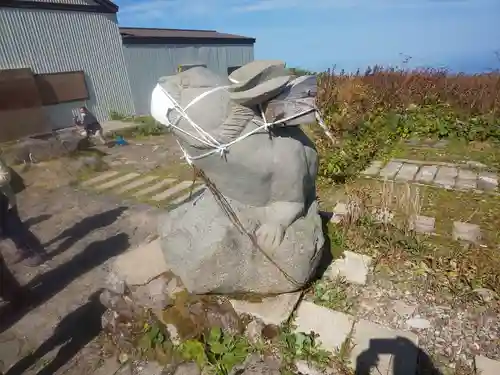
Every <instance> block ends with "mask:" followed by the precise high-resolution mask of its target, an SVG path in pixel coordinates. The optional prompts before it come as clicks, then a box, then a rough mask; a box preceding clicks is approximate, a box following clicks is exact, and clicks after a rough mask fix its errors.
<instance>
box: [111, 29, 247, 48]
mask: <svg viewBox="0 0 500 375" xmlns="http://www.w3.org/2000/svg"><path fill="white" fill-rule="evenodd" d="M120 34H121V35H122V39H123V43H124V44H254V43H255V38H250V37H246V36H241V35H234V34H226V33H219V32H217V31H215V30H185V29H184V30H182V29H151V28H138V27H120Z"/></svg>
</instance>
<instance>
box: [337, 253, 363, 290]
mask: <svg viewBox="0 0 500 375" xmlns="http://www.w3.org/2000/svg"><path fill="white" fill-rule="evenodd" d="M371 264H372V258H371V257H369V256H367V255H363V254H357V253H354V252H352V251H344V258H341V259H336V260H335V261H334V262H333V264H332V265H331V266H330V270H329V271H330V272H329V275H328V276H329V277H330V278H331V279H335V278H337V277H339V276H340V277H344V278H345V279H346V281H347V282H349V283H352V284H358V285H365V284H366V281H367V279H368V273H369V272H370V266H371Z"/></svg>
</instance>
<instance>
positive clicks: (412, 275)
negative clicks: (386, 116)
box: [335, 181, 500, 307]
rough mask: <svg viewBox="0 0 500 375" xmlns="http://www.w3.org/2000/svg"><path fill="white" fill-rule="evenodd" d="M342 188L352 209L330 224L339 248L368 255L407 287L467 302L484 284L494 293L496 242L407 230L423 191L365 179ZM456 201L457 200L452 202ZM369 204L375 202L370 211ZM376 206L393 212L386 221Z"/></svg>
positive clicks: (499, 267) (497, 291)
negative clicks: (475, 242)
mask: <svg viewBox="0 0 500 375" xmlns="http://www.w3.org/2000/svg"><path fill="white" fill-rule="evenodd" d="M367 183H376V184H374V185H367ZM346 190H347V191H346V195H345V196H346V197H347V199H348V200H349V202H350V201H351V200H353V201H354V202H355V203H354V205H355V206H356V207H357V210H356V213H355V215H352V214H351V213H350V212H349V214H348V215H347V216H348V217H347V218H346V220H345V221H343V223H342V225H340V226H337V227H336V230H337V233H336V234H335V235H336V237H337V238H339V237H341V238H342V239H341V242H342V244H343V246H344V250H346V249H347V250H350V251H354V252H358V253H363V254H367V255H370V256H372V257H373V258H374V259H375V264H376V270H377V269H381V270H386V269H388V270H390V271H391V273H394V274H399V277H401V276H402V275H403V276H404V277H406V281H407V282H408V285H410V287H412V288H422V287H423V285H425V288H427V289H428V290H429V291H433V292H434V293H435V294H436V295H437V296H439V298H445V299H446V300H452V301H454V302H456V301H460V302H465V303H470V302H480V301H481V299H482V298H484V291H485V290H486V291H487V293H488V295H490V296H496V297H498V296H499V295H500V259H499V258H498V256H497V255H498V254H497V253H498V249H497V248H496V247H492V246H490V247H487V248H484V247H480V246H474V245H466V246H465V245H464V244H463V243H459V242H456V241H452V239H451V238H450V237H444V236H427V235H419V234H416V233H415V232H413V231H412V230H411V223H412V222H413V220H414V219H415V217H416V216H417V215H420V214H421V213H425V209H426V207H425V202H426V201H425V198H426V197H427V196H426V195H425V194H422V193H423V192H422V189H421V188H420V187H417V186H412V185H408V184H395V183H392V182H385V183H382V182H375V181H365V183H364V184H358V185H351V186H349V188H348V189H346ZM424 193H425V192H424ZM375 202H376V204H375V205H374V203H375ZM460 202H463V200H457V203H456V204H461V203H460ZM348 206H349V203H348ZM374 207H377V208H379V210H378V211H377V212H376V215H374V214H373V208H374ZM499 207H500V206H499ZM441 208H442V210H443V212H445V211H447V210H448V207H447V206H446V205H443V206H442V207H441ZM380 212H385V213H388V212H390V213H392V214H393V215H394V216H393V218H392V220H391V221H390V222H389V220H385V219H386V218H387V216H384V215H379V213H380ZM377 214H378V215H377ZM499 223H500V221H499ZM337 241H339V240H338V239H337ZM422 283H424V284H422ZM499 307H500V306H499Z"/></svg>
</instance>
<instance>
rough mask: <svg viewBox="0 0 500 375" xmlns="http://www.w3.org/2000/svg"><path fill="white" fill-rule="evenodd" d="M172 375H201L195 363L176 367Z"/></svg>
mask: <svg viewBox="0 0 500 375" xmlns="http://www.w3.org/2000/svg"><path fill="white" fill-rule="evenodd" d="M174 375H201V370H200V368H199V367H198V365H197V364H196V363H195V362H185V363H181V364H180V365H179V366H177V368H176V369H175V372H174Z"/></svg>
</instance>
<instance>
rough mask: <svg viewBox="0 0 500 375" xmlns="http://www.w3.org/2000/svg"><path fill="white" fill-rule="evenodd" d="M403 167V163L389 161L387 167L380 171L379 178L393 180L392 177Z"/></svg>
mask: <svg viewBox="0 0 500 375" xmlns="http://www.w3.org/2000/svg"><path fill="white" fill-rule="evenodd" d="M402 166H403V163H400V162H396V161H390V162H389V163H387V165H386V166H385V167H384V168H382V170H381V171H380V174H379V175H380V177H382V178H386V179H389V180H391V179H393V178H394V176H396V174H397V173H398V172H399V169H400V168H401V167H402Z"/></svg>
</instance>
